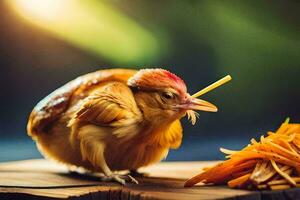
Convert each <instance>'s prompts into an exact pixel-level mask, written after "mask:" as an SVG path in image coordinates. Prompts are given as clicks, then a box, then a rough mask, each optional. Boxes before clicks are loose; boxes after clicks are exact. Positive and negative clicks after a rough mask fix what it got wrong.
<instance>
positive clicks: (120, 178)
mask: <svg viewBox="0 0 300 200" xmlns="http://www.w3.org/2000/svg"><path fill="white" fill-rule="evenodd" d="M101 180H102V181H105V182H110V181H113V182H117V183H120V184H121V185H125V183H126V182H131V183H134V184H138V183H139V182H138V181H137V180H136V179H135V178H133V177H132V176H130V175H128V174H127V175H122V174H111V175H109V176H104V177H102V178H101Z"/></svg>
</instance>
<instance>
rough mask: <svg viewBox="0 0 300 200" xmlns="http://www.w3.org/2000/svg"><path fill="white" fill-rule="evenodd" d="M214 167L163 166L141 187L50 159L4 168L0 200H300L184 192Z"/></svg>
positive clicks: (267, 194)
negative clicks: (188, 182)
mask: <svg viewBox="0 0 300 200" xmlns="http://www.w3.org/2000/svg"><path fill="white" fill-rule="evenodd" d="M215 163H216V161H210V162H205V161H203V162H162V163H159V164H156V165H153V166H150V167H146V168H142V169H141V170H140V171H141V172H143V173H147V174H148V176H147V177H143V178H137V180H138V181H139V184H138V185H136V184H126V185H125V186H121V185H119V184H116V183H103V182H100V181H99V177H96V176H91V175H84V174H78V173H70V172H69V171H68V170H67V168H66V167H65V166H63V165H60V164H57V163H54V162H50V161H47V160H43V159H41V160H25V161H15V162H7V163H0V199H5V200H9V199H12V200H15V199H22V200H24V199H47V200H48V199H49V200H50V199H51V200H52V199H78V200H82V199H84V200H87V199H88V200H96V199H97V200H98V199H110V200H114V199H118V200H123V199H126V200H129V199H131V200H132V199H170V200H175V199H176V200H179V199H181V200H184V199H192V200H193V199H205V200H209V199H234V200H237V199H241V200H251V199H253V200H254V199H255V200H260V199H261V200H262V199H276V200H281V199H282V200H284V199H289V200H291V199H300V189H298V188H294V189H288V190H281V191H247V190H239V189H230V188H228V187H227V186H194V187H191V188H184V187H183V184H184V181H185V180H186V179H188V178H190V177H191V176H193V175H195V174H198V173H199V172H200V170H201V168H202V167H204V166H210V165H212V164H215Z"/></svg>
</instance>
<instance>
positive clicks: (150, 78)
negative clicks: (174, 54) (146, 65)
mask: <svg viewBox="0 0 300 200" xmlns="http://www.w3.org/2000/svg"><path fill="white" fill-rule="evenodd" d="M127 84H128V85H129V86H131V87H139V88H145V89H147V88H149V89H151V88H153V89H162V88H168V87H170V88H173V89H175V90H176V91H178V92H179V93H180V94H183V93H186V85H185V83H184V81H183V80H182V79H181V78H179V77H178V76H176V75H175V74H173V73H171V72H169V71H167V70H165V69H142V70H140V71H138V72H137V73H136V74H135V75H134V76H133V77H131V78H130V79H129V80H128V82H127Z"/></svg>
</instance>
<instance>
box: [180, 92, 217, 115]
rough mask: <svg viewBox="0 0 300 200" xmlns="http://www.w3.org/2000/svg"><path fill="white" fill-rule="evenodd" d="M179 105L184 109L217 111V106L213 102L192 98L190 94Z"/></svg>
mask: <svg viewBox="0 0 300 200" xmlns="http://www.w3.org/2000/svg"><path fill="white" fill-rule="evenodd" d="M180 107H181V108H183V109H185V110H201V111H207V112H217V111H218V108H217V107H216V106H215V105H214V104H212V103H209V102H207V101H204V100H202V99H197V98H194V97H192V96H190V95H188V96H187V97H186V100H185V101H184V103H183V104H181V105H180Z"/></svg>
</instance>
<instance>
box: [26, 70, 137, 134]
mask: <svg viewBox="0 0 300 200" xmlns="http://www.w3.org/2000/svg"><path fill="white" fill-rule="evenodd" d="M135 73H136V70H128V69H106V70H99V71H96V72H93V73H89V74H86V75H83V76H80V77H78V78H76V79H75V80H73V81H70V82H69V83H67V84H66V85H64V86H62V87H60V88H58V89H57V90H55V91H54V92H52V93H51V94H49V95H48V96H47V97H45V98H44V99H43V100H42V101H40V102H39V103H38V104H37V105H36V106H35V108H34V109H33V110H32V112H31V114H30V117H29V120H28V125H27V131H28V134H29V135H30V136H32V137H35V136H37V135H39V134H40V133H42V132H45V131H46V130H45V129H46V127H49V125H50V124H53V123H54V122H55V121H56V120H58V119H59V118H60V117H61V116H62V115H63V113H65V112H66V111H67V110H68V109H69V107H70V105H74V104H76V102H74V101H79V100H81V99H82V98H85V97H86V96H88V95H89V90H90V89H91V88H94V87H98V86H99V85H102V84H103V83H104V82H107V81H119V82H123V83H126V82H127V80H128V79H129V78H130V77H132V76H133V75H134V74H135Z"/></svg>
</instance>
